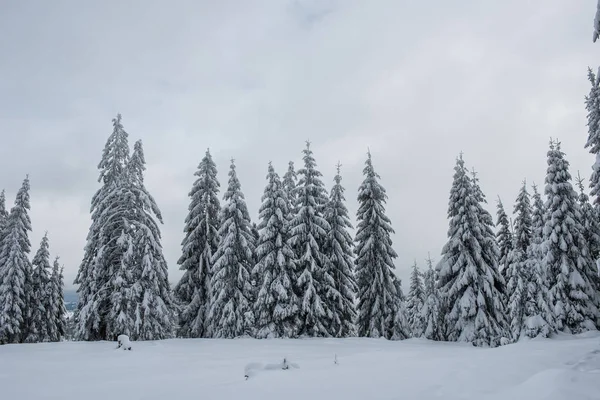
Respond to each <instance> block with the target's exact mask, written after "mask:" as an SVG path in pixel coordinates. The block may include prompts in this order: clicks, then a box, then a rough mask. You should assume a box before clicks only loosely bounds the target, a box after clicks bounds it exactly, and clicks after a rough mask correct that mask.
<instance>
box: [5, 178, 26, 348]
mask: <svg viewBox="0 0 600 400" xmlns="http://www.w3.org/2000/svg"><path fill="white" fill-rule="evenodd" d="M29 188H30V186H29V177H26V178H25V180H24V181H23V185H22V186H21V188H20V189H19V191H18V192H17V196H16V199H15V205H14V206H13V208H12V209H11V210H10V214H9V217H8V221H7V225H6V231H5V233H6V234H5V236H4V238H3V240H2V243H1V246H0V343H19V342H21V341H23V340H24V339H25V337H26V334H27V333H28V332H27V328H28V327H27V325H26V324H27V323H28V322H29V318H28V314H27V313H28V309H27V307H28V304H27V302H28V301H29V300H28V295H27V293H26V290H28V289H29V290H30V288H27V287H26V286H27V279H28V278H27V276H28V275H29V276H31V275H30V274H31V271H32V268H31V264H30V261H29V258H28V254H29V252H30V250H31V243H30V242H29V235H28V232H30V231H31V219H30V217H29V214H28V211H29V210H30V204H29Z"/></svg>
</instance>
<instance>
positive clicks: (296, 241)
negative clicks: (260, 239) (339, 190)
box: [289, 142, 340, 337]
mask: <svg viewBox="0 0 600 400" xmlns="http://www.w3.org/2000/svg"><path fill="white" fill-rule="evenodd" d="M303 153H304V157H303V160H304V168H302V169H300V170H298V175H300V179H299V181H298V186H297V190H296V193H297V196H298V197H297V200H296V209H297V213H296V215H295V216H294V218H293V219H292V220H291V221H290V238H289V242H290V245H291V246H292V248H293V249H294V250H295V253H296V257H297V258H298V263H297V267H298V278H297V279H298V280H297V288H298V296H299V297H300V299H301V302H300V304H301V309H300V326H299V334H300V335H305V336H311V337H324V336H331V335H332V334H333V332H332V319H333V311H332V307H333V306H332V304H331V303H332V302H331V299H332V298H337V297H339V296H340V294H339V293H337V290H336V289H335V282H334V278H333V276H332V273H333V270H332V266H331V263H330V261H329V259H328V257H327V255H326V254H325V253H324V249H325V245H326V240H327V234H328V232H329V230H330V229H331V227H330V226H329V224H328V223H327V221H326V220H325V218H323V211H324V208H325V205H326V204H327V193H326V190H325V187H324V184H323V182H322V181H321V179H320V177H321V176H322V174H321V172H319V171H318V170H317V164H316V162H315V159H314V157H313V152H312V150H311V149H310V143H309V142H307V143H306V149H304V150H303Z"/></svg>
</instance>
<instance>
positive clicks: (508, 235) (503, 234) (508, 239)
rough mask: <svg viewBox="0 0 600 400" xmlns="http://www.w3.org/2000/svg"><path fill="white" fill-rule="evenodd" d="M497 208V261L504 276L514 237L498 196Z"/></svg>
mask: <svg viewBox="0 0 600 400" xmlns="http://www.w3.org/2000/svg"><path fill="white" fill-rule="evenodd" d="M497 209H498V211H497V215H498V219H497V222H496V226H497V227H498V233H497V234H496V237H497V240H498V247H499V248H500V259H499V260H498V263H499V266H500V268H501V271H502V274H503V275H504V277H505V278H506V267H507V266H508V263H507V259H508V255H509V254H510V252H511V250H512V249H513V247H514V238H513V233H512V231H511V230H510V223H509V221H508V216H507V215H506V211H504V205H503V204H502V200H500V197H498V206H497Z"/></svg>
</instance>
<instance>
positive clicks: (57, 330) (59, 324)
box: [49, 257, 67, 342]
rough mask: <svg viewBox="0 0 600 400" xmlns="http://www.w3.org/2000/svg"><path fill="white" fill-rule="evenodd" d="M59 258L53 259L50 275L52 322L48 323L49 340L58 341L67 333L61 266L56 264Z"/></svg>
mask: <svg viewBox="0 0 600 400" xmlns="http://www.w3.org/2000/svg"><path fill="white" fill-rule="evenodd" d="M58 260H59V258H58V257H56V258H55V259H54V264H53V268H52V276H51V278H50V283H51V285H50V287H51V291H50V302H51V308H50V310H51V313H52V318H53V319H52V322H51V323H50V324H49V325H50V327H51V329H50V341H52V342H59V341H61V340H62V339H63V338H64V337H66V335H67V321H66V315H67V310H66V308H65V296H64V278H63V268H62V267H60V266H59V264H58Z"/></svg>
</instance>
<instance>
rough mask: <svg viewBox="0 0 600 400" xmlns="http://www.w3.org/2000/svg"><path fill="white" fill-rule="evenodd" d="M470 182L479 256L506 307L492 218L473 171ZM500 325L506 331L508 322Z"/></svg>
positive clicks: (504, 289) (504, 282) (503, 283)
mask: <svg viewBox="0 0 600 400" xmlns="http://www.w3.org/2000/svg"><path fill="white" fill-rule="evenodd" d="M471 182H472V188H473V195H474V198H475V205H476V210H477V211H476V213H477V218H478V219H479V222H480V223H481V228H482V231H481V233H482V235H483V240H482V248H481V255H482V256H483V261H484V263H486V264H487V265H489V266H490V269H489V271H490V272H491V274H492V276H493V278H494V285H495V286H494V288H495V289H496V291H497V293H498V294H499V295H500V301H501V302H502V304H504V305H506V303H507V300H506V280H505V279H504V277H503V276H502V273H501V271H500V257H501V254H500V248H499V246H498V241H497V240H496V234H495V233H494V227H495V225H494V218H493V217H492V214H490V213H489V212H488V210H486V209H485V206H484V205H485V204H487V200H486V197H485V195H484V194H483V191H482V190H481V187H480V186H479V179H478V178H477V173H476V172H475V169H473V170H472V171H471ZM502 316H504V314H502ZM500 324H501V325H502V326H506V327H507V329H508V322H507V321H506V319H505V318H502V322H501V323H500ZM507 334H508V332H507Z"/></svg>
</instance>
